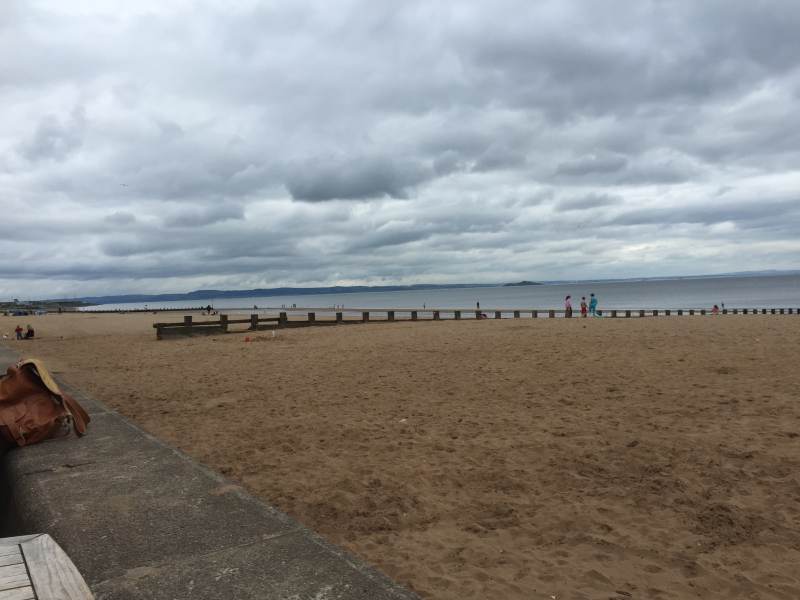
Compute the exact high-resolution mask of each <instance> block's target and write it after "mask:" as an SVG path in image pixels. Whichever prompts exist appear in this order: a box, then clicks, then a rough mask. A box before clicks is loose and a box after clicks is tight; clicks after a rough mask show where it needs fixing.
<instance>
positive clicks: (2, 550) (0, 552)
mask: <svg viewBox="0 0 800 600" xmlns="http://www.w3.org/2000/svg"><path fill="white" fill-rule="evenodd" d="M21 555H22V552H21V551H20V549H19V545H17V544H14V545H13V546H0V558H2V557H4V556H21Z"/></svg>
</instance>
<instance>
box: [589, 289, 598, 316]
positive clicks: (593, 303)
mask: <svg viewBox="0 0 800 600" xmlns="http://www.w3.org/2000/svg"><path fill="white" fill-rule="evenodd" d="M589 314H590V315H592V316H593V317H596V316H597V296H595V295H594V294H589Z"/></svg>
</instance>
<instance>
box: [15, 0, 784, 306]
mask: <svg viewBox="0 0 800 600" xmlns="http://www.w3.org/2000/svg"><path fill="white" fill-rule="evenodd" d="M798 32H800V2H798V1H797V0H785V1H782V0H772V1H768V0H767V1H756V0H747V1H745V0H703V1H698V0H686V1H679V0H652V1H647V0H640V1H635V2H633V1H630V0H624V1H623V0H620V1H604V0H600V1H590V0H586V1H567V0H556V1H552V2H547V1H542V2H531V1H530V0H519V1H511V0H508V1H506V0H493V1H491V2H488V1H487V2H463V1H458V2H456V1H453V2H446V1H433V0H425V1H420V2H414V1H410V0H404V1H403V2H393V1H389V0H386V1H384V2H381V1H376V0H365V1H334V0H321V1H318V2H306V1H298V0H292V1H289V0H285V1H283V2H250V1H235V0H227V1H222V0H218V1H216V2H202V1H198V0H191V1H179V0H170V1H169V2H165V1H164V0H158V1H150V0H137V1H136V2H130V1H124V2H122V1H120V2H112V1H108V0H106V1H102V2H101V1H96V2H89V1H87V0H70V1H69V2H65V1H63V0H51V1H36V0H2V5H0V106H2V111H0V203H1V204H2V216H0V257H1V259H0V297H5V298H8V297H24V298H27V297H43V296H47V297H54V296H73V295H89V294H112V293H123V292H137V291H141V292H165V291H189V290H192V289H197V288H209V287H214V288H229V289H241V288H253V287H273V286H282V285H309V286H310V285H318V284H319V285H332V284H342V285H347V284H362V283H368V284H387V283H423V282H424V283H430V282H493V281H498V282H503V281H512V280H519V279H523V278H524V279H562V278H565V279H567V278H568V279H575V278H597V277H621V276H651V275H676V274H699V273H713V272H725V271H739V270H751V269H789V268H798V267H800V261H798V256H800V34H799V33H798Z"/></svg>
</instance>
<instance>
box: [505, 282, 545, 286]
mask: <svg viewBox="0 0 800 600" xmlns="http://www.w3.org/2000/svg"><path fill="white" fill-rule="evenodd" d="M520 285H543V284H541V283H539V282H538V281H518V282H517V283H504V284H503V287H517V286H520Z"/></svg>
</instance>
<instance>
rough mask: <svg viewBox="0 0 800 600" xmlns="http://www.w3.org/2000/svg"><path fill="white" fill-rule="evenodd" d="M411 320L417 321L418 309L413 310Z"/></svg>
mask: <svg viewBox="0 0 800 600" xmlns="http://www.w3.org/2000/svg"><path fill="white" fill-rule="evenodd" d="M411 320H412V321H416V320H417V311H415V310H412V311H411Z"/></svg>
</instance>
